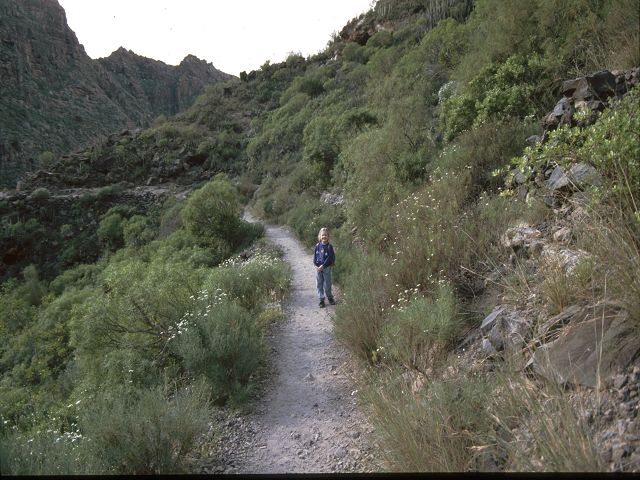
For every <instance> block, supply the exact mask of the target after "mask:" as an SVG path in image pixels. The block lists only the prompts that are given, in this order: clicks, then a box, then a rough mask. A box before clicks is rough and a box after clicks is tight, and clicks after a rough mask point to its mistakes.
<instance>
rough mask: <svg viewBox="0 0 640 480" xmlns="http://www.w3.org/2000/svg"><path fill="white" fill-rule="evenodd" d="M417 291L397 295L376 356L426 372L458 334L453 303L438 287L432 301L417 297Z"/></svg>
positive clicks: (443, 287) (447, 292) (447, 291)
mask: <svg viewBox="0 0 640 480" xmlns="http://www.w3.org/2000/svg"><path fill="white" fill-rule="evenodd" d="M418 291H419V290H418V289H417V288H416V289H415V290H414V291H409V290H405V291H404V292H401V293H400V297H399V298H398V302H397V303H395V304H393V305H391V307H390V308H391V313H390V315H389V317H388V320H387V322H386V323H385V324H384V328H383V331H382V334H381V337H382V339H381V344H382V346H381V347H379V348H378V350H377V354H378V356H379V355H381V356H382V357H383V358H385V359H386V361H389V362H393V361H398V362H400V363H401V364H402V365H405V366H406V367H409V368H415V369H417V370H420V371H426V370H427V368H429V367H433V366H435V364H436V362H437V361H441V360H442V359H441V358H438V354H440V355H442V352H446V350H447V348H448V347H449V346H450V345H452V344H453V340H454V339H455V338H456V336H457V334H458V324H459V320H458V318H457V308H458V306H457V300H456V298H455V296H454V295H453V292H452V290H451V287H450V286H448V285H446V284H444V283H441V284H440V285H439V286H438V288H437V290H436V291H435V292H434V298H433V299H431V298H425V297H417V298H412V297H414V296H415V295H417V294H418Z"/></svg>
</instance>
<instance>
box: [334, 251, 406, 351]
mask: <svg viewBox="0 0 640 480" xmlns="http://www.w3.org/2000/svg"><path fill="white" fill-rule="evenodd" d="M387 268H388V265H387V263H386V262H385V261H384V260H383V259H381V258H379V257H374V258H365V257H364V256H362V255H361V256H360V257H358V259H357V261H356V267H355V268H354V270H353V273H352V274H351V275H350V276H349V279H348V282H347V283H346V284H345V285H343V289H344V294H343V301H342V302H341V303H339V304H338V306H337V307H336V317H335V320H334V322H335V332H336V336H337V337H338V338H339V339H340V340H342V341H343V342H345V344H346V345H348V346H349V347H350V348H351V349H352V350H353V351H354V352H355V353H356V355H358V356H359V357H360V358H362V359H364V360H368V361H371V360H373V359H374V358H375V352H376V350H377V349H378V347H379V346H380V334H381V330H382V327H383V325H384V315H385V314H384V312H385V310H387V309H388V308H389V304H390V303H391V301H390V298H391V295H392V291H393V286H392V284H391V281H390V279H389V277H388V276H387V275H385V273H386V270H387Z"/></svg>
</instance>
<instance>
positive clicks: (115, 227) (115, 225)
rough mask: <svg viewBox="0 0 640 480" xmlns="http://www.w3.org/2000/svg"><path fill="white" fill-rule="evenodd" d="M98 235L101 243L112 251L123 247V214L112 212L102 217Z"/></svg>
mask: <svg viewBox="0 0 640 480" xmlns="http://www.w3.org/2000/svg"><path fill="white" fill-rule="evenodd" d="M96 235H97V236H98V240H100V243H102V244H103V245H104V246H105V247H106V248H107V249H109V250H111V251H114V250H117V249H119V248H121V247H123V246H124V238H123V235H122V216H121V215H120V214H118V213H111V214H107V215H105V216H104V217H102V219H101V220H100V224H99V225H98V230H97V231H96Z"/></svg>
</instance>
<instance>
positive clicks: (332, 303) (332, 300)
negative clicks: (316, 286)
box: [329, 297, 336, 305]
mask: <svg viewBox="0 0 640 480" xmlns="http://www.w3.org/2000/svg"><path fill="white" fill-rule="evenodd" d="M329 303H330V304H331V305H335V304H336V301H335V300H334V299H333V297H329Z"/></svg>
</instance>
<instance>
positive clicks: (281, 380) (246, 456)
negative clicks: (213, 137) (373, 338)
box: [196, 226, 386, 473]
mask: <svg viewBox="0 0 640 480" xmlns="http://www.w3.org/2000/svg"><path fill="white" fill-rule="evenodd" d="M267 237H268V238H269V239H271V240H272V241H273V242H274V243H275V244H276V245H278V246H279V247H280V248H282V249H283V251H284V253H285V257H284V258H285V260H286V261H288V262H289V263H290V265H291V267H292V275H293V277H292V292H291V294H290V297H289V299H288V301H287V303H286V305H285V313H286V319H285V320H284V321H283V322H281V323H280V324H278V325H276V326H275V327H274V329H273V331H272V332H271V335H270V339H269V340H270V343H271V347H272V353H273V359H272V371H271V372H269V373H268V374H267V376H266V377H265V378H263V379H262V386H261V387H260V390H261V393H260V394H259V395H258V399H257V400H256V401H255V402H254V404H253V405H252V406H251V407H250V410H251V413H250V414H248V415H241V414H239V413H237V412H233V411H231V410H220V411H219V412H218V413H217V418H216V419H215V424H216V425H218V427H217V428H218V429H219V430H218V432H217V435H216V436H217V439H218V441H217V442H215V446H214V447H212V448H211V449H209V451H208V452H207V454H206V456H207V458H205V459H204V460H201V461H199V462H198V465H197V467H196V470H197V473H331V472H375V471H381V470H385V469H386V468H385V466H384V465H383V464H382V463H381V462H380V461H379V460H378V453H377V452H379V451H380V450H379V447H378V446H377V445H376V444H375V443H374V442H375V440H374V438H375V431H374V428H373V427H372V426H371V425H370V423H369V422H368V420H367V419H366V417H365V416H364V415H363V413H362V412H361V410H360V408H359V406H358V391H357V388H356V387H355V386H354V385H355V382H354V379H355V377H356V376H357V374H358V373H357V365H356V364H355V363H354V362H353V359H352V358H350V356H349V354H348V352H347V350H346V349H345V348H344V347H343V346H342V345H340V344H339V343H338V342H337V341H336V339H335V338H334V336H333V334H332V322H331V317H332V315H333V314H334V307H333V306H328V307H327V308H325V309H320V308H318V305H317V298H316V293H315V275H314V270H313V266H312V259H311V252H309V251H307V249H305V248H303V247H302V245H301V244H300V243H299V242H298V241H297V240H296V239H294V237H293V235H292V234H291V233H290V232H288V231H286V230H285V229H284V228H281V227H273V226H268V227H267ZM336 298H337V300H338V301H340V296H339V292H336Z"/></svg>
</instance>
